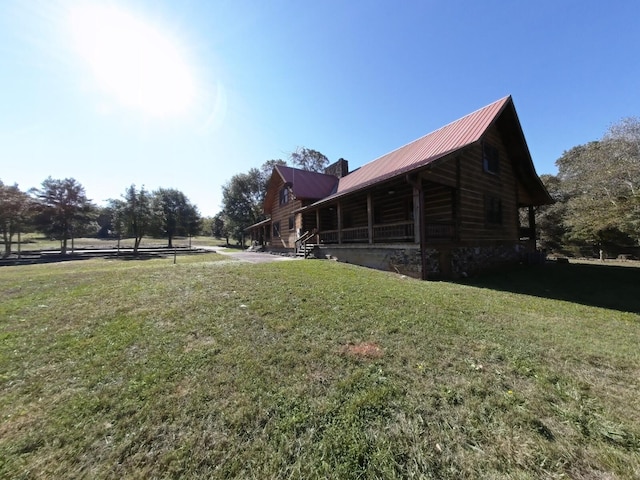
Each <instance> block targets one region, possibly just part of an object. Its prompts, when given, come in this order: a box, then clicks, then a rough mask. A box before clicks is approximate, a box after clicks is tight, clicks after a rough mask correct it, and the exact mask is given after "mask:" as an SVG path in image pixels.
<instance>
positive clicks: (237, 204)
mask: <svg viewBox="0 0 640 480" xmlns="http://www.w3.org/2000/svg"><path fill="white" fill-rule="evenodd" d="M263 200H264V185H263V182H262V177H261V174H260V170H258V169H257V168H252V169H250V170H249V172H247V173H239V174H237V175H234V176H233V177H231V180H229V181H228V182H227V183H226V184H225V185H223V187H222V207H223V208H222V213H223V215H224V217H225V219H226V222H225V225H226V229H227V232H228V235H229V236H230V237H232V238H234V239H235V240H237V241H238V242H240V241H242V239H243V238H244V229H245V228H247V227H248V226H250V225H253V224H254V223H257V222H259V221H261V220H263V219H264V213H263V205H262V203H263Z"/></svg>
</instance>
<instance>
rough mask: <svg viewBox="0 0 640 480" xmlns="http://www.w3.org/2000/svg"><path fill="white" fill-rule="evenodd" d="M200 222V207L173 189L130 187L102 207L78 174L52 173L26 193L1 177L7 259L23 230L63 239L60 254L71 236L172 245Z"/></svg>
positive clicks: (197, 230) (0, 208)
mask: <svg viewBox="0 0 640 480" xmlns="http://www.w3.org/2000/svg"><path fill="white" fill-rule="evenodd" d="M202 223H203V219H202V217H201V215H200V213H199V211H198V208H197V207H196V206H195V205H193V204H192V203H191V201H190V200H189V199H188V198H187V197H186V196H185V195H184V193H182V192H181V191H179V190H176V189H173V188H159V189H157V190H154V191H152V192H149V191H147V190H146V189H145V188H144V187H141V188H137V187H136V186H135V185H131V186H129V187H127V189H126V190H125V192H124V194H123V195H122V196H121V198H119V199H112V200H109V201H108V205H107V206H106V207H98V206H96V205H95V204H94V203H93V202H92V201H91V200H90V199H88V198H87V195H86V192H85V189H84V187H83V186H82V185H81V184H80V183H79V182H78V181H77V180H76V179H74V178H65V179H54V178H51V177H48V178H46V179H45V180H44V181H43V182H42V185H41V186H40V187H39V188H33V189H30V190H28V191H22V190H20V188H19V187H18V185H5V184H4V183H3V182H2V181H1V180H0V230H1V232H2V240H3V244H4V252H3V255H2V257H3V258H7V257H8V256H9V255H11V253H12V244H13V240H14V237H15V236H18V237H19V236H20V234H21V233H22V232H28V231H38V232H41V233H43V234H45V235H47V236H48V237H49V238H52V239H56V240H60V250H61V252H62V253H66V252H67V249H68V241H69V240H71V241H72V243H73V239H74V238H79V237H82V236H93V235H95V236H98V237H109V236H111V237H117V238H121V237H123V236H128V237H134V239H135V240H134V252H135V253H137V251H138V248H139V246H140V241H141V239H142V237H143V236H145V235H153V236H159V237H165V238H167V239H168V246H169V247H172V246H173V238H174V237H176V236H181V235H196V234H198V233H200V230H201V227H202Z"/></svg>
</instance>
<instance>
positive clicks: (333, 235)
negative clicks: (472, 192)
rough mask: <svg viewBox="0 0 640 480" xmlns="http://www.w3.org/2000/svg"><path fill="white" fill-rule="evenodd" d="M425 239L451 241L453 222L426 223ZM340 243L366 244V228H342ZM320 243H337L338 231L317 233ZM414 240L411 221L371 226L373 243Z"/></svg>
mask: <svg viewBox="0 0 640 480" xmlns="http://www.w3.org/2000/svg"><path fill="white" fill-rule="evenodd" d="M425 228H426V233H427V239H441V240H445V239H453V238H454V237H455V224H454V223H453V222H439V223H428V224H427V225H426V227H425ZM341 233H342V239H341V241H342V243H366V242H368V241H369V229H368V228H367V227H355V228H343V229H342V232H341ZM318 237H319V241H320V243H325V244H329V243H339V242H338V240H339V239H338V230H324V231H321V232H319V233H318ZM414 240H415V225H414V223H413V222H412V221H408V222H396V223H387V224H383V225H374V226H373V242H374V243H383V242H392V241H396V242H409V243H412V242H414Z"/></svg>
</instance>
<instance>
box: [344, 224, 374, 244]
mask: <svg viewBox="0 0 640 480" xmlns="http://www.w3.org/2000/svg"><path fill="white" fill-rule="evenodd" d="M342 241H343V242H344V243H355V242H364V243H366V242H368V241H369V229H368V228H367V227H355V228H343V229H342Z"/></svg>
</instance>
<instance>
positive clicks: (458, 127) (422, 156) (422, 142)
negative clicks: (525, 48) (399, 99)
mask: <svg viewBox="0 0 640 480" xmlns="http://www.w3.org/2000/svg"><path fill="white" fill-rule="evenodd" d="M509 103H512V100H511V97H510V96H508V97H504V98H502V99H500V100H498V101H496V102H494V103H492V104H490V105H487V106H486V107H484V108H481V109H480V110H477V111H475V112H473V113H470V114H469V115H467V116H465V117H462V118H461V119H459V120H456V121H455V122H452V123H450V124H448V125H445V126H444V127H442V128H439V129H438V130H436V131H434V132H431V133H428V134H427V135H425V136H424V137H421V138H419V139H417V140H414V141H413V142H411V143H408V144H407V145H405V146H403V147H400V148H398V149H396V150H394V151H393V152H391V153H387V154H386V155H383V156H382V157H379V158H378V159H376V160H374V161H372V162H370V163H367V164H366V165H364V166H362V167H360V168H359V169H358V170H355V171H353V172H352V173H350V174H349V175H347V176H345V177H343V178H341V179H340V183H339V185H338V190H337V195H343V194H346V193H348V192H352V191H355V190H359V189H361V188H365V187H367V186H370V185H373V184H376V183H379V182H382V181H384V180H388V179H391V178H393V177H396V176H398V175H401V174H403V173H406V172H409V171H412V170H416V169H418V168H421V167H424V166H426V165H428V164H430V163H432V162H434V161H435V160H438V159H439V158H442V157H444V156H445V155H448V154H450V153H452V152H455V151H456V150H460V149H462V148H464V147H466V146H468V145H471V144H472V143H475V142H477V141H478V140H480V138H481V137H482V135H483V134H484V133H485V132H486V130H487V129H488V128H489V127H490V126H491V125H492V124H493V122H494V120H495V119H496V118H497V117H498V116H499V115H500V113H501V112H502V111H503V109H504V108H505V106H506V105H507V104H509Z"/></svg>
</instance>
